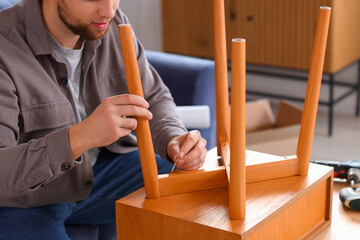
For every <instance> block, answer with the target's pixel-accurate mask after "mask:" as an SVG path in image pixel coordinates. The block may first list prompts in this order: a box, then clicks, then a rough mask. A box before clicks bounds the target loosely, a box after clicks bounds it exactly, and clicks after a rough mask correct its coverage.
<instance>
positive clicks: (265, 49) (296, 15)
mask: <svg viewBox="0 0 360 240" xmlns="http://www.w3.org/2000/svg"><path fill="white" fill-rule="evenodd" d="M320 6H330V7H332V13H331V20H330V31H329V37H328V44H327V50H326V57H325V66H324V71H325V72H327V73H335V72H337V71H339V70H340V69H341V68H343V67H345V66H346V65H348V64H350V63H352V62H354V61H356V60H357V59H359V58H360V44H359V42H360V33H359V31H358V29H359V28H360V1H359V0H225V20H226V34H227V47H228V48H227V53H228V58H229V59H230V56H231V54H230V52H231V49H230V47H231V39H232V38H245V39H246V47H247V49H246V50H247V54H246V55H247V62H249V63H253V64H260V65H268V66H275V67H284V68H291V69H300V70H309V66H310V60H311V54H312V47H313V41H314V37H315V31H316V23H317V16H318V12H319V7H320ZM162 7H163V9H162V12H163V44H164V45H163V46H164V50H165V51H166V52H174V53H180V54H186V55H192V56H198V57H205V58H213V57H214V36H213V35H214V33H213V1H212V0H162Z"/></svg>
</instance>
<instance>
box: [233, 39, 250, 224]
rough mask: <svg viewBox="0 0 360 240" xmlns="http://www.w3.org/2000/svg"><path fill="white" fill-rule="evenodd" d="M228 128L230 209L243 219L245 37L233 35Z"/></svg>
mask: <svg viewBox="0 0 360 240" xmlns="http://www.w3.org/2000/svg"><path fill="white" fill-rule="evenodd" d="M231 46H232V47H231V48H232V49H231V54H232V57H231V59H232V66H233V67H232V68H231V82H232V84H231V85H232V87H231V93H232V94H231V104H232V108H231V132H230V185H229V213H230V218H231V219H244V218H245V212H246V209H245V207H246V205H245V202H246V174H247V173H246V169H245V160H246V154H245V152H246V116H245V115H246V110H245V108H246V105H245V104H246V41H245V39H233V41H232V45H231Z"/></svg>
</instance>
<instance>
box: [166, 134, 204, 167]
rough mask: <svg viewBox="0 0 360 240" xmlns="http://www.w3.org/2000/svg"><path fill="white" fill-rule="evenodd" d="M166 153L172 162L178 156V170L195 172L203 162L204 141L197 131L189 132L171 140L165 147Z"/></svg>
mask: <svg viewBox="0 0 360 240" xmlns="http://www.w3.org/2000/svg"><path fill="white" fill-rule="evenodd" d="M167 153H168V155H169V156H170V158H171V159H172V160H173V161H174V162H175V160H176V158H177V155H178V154H179V161H178V163H177V165H176V167H177V168H178V169H181V170H186V171H189V170H196V169H199V168H200V167H201V166H202V165H203V164H204V162H205V156H206V153H207V150H206V140H205V139H203V138H202V137H201V135H200V132H199V131H196V130H195V131H190V132H188V133H187V134H184V135H182V136H176V137H173V138H171V139H170V141H169V143H168V146H167Z"/></svg>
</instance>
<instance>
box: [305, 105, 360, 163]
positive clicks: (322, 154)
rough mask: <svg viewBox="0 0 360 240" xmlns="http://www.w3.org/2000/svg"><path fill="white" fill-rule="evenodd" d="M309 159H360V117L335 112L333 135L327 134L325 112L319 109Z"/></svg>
mask: <svg viewBox="0 0 360 240" xmlns="http://www.w3.org/2000/svg"><path fill="white" fill-rule="evenodd" d="M311 159H318V160H332V161H348V160H360V118H358V117H356V116H354V115H350V114H335V119H334V129H333V135H332V136H331V137H329V136H327V112H326V111H319V112H318V116H317V121H316V127H315V135H314V140H313V149H312V154H311Z"/></svg>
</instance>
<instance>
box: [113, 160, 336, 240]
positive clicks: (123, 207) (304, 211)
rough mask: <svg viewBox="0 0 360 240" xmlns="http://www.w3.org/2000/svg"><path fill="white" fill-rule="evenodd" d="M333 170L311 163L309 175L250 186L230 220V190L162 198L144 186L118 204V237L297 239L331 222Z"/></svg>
mask: <svg viewBox="0 0 360 240" xmlns="http://www.w3.org/2000/svg"><path fill="white" fill-rule="evenodd" d="M332 174H333V171H332V168H330V167H325V166H320V165H316V164H311V165H310V168H309V175H308V176H295V177H288V178H282V179H277V180H269V181H262V182H257V183H251V184H247V188H246V194H247V200H246V205H247V214H246V218H245V219H243V220H231V219H230V218H229V215H228V214H229V208H228V194H227V190H226V188H218V189H212V190H205V191H199V192H194V193H186V194H180V195H173V196H167V197H161V198H159V199H147V198H146V197H145V192H144V189H140V190H138V191H136V192H134V193H132V194H130V195H128V196H126V197H125V198H122V199H120V200H118V201H117V202H116V214H117V230H118V239H175V240H177V239H228V240H229V239H261V236H266V239H286V240H288V239H297V238H299V236H306V235H308V233H312V232H314V231H316V230H317V229H318V228H321V226H326V225H328V224H329V223H330V219H328V217H329V214H328V213H327V211H328V210H329V208H330V207H331V206H328V204H329V203H330V202H329V201H328V198H330V196H331V192H330V188H329V184H330V185H331V184H332V182H331V181H329V179H331V177H332ZM274 226H275V228H274ZM258 236H259V238H258ZM289 236H290V237H289Z"/></svg>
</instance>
